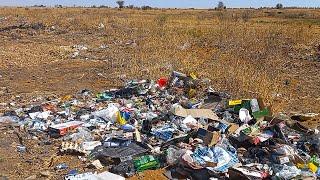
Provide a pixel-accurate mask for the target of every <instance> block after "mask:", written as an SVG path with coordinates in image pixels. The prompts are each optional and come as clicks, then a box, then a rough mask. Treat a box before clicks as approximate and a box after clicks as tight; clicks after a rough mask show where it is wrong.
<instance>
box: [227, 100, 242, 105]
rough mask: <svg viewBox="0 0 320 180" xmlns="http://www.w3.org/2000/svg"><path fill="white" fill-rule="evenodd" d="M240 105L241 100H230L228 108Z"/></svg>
mask: <svg viewBox="0 0 320 180" xmlns="http://www.w3.org/2000/svg"><path fill="white" fill-rule="evenodd" d="M241 103H242V100H241V99H238V100H230V101H229V106H235V105H238V104H241Z"/></svg>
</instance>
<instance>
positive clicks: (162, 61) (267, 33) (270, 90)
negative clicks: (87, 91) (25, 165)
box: [0, 8, 320, 112]
mask: <svg viewBox="0 0 320 180" xmlns="http://www.w3.org/2000/svg"><path fill="white" fill-rule="evenodd" d="M1 16H3V17H6V18H7V19H6V20H2V21H3V22H4V23H2V24H0V28H1V27H5V26H8V25H12V24H18V23H21V22H28V23H34V22H41V23H43V24H44V25H46V27H47V28H46V29H45V30H34V31H32V32H30V31H27V30H21V31H6V32H0V35H1V37H2V39H3V40H4V41H3V42H4V43H2V45H0V48H3V51H2V52H1V54H0V59H1V61H2V62H4V63H2V64H1V65H2V67H3V68H4V71H12V70H13V69H14V70H15V69H17V68H18V67H19V68H22V69H23V68H26V67H28V69H34V71H41V68H43V65H44V64H45V65H46V69H47V70H48V71H49V72H48V73H44V74H42V77H41V78H42V80H39V81H40V82H42V81H52V83H51V84H50V85H43V86H40V87H34V86H35V85H34V86H32V85H30V84H26V85H25V86H24V87H31V88H30V89H34V88H36V89H37V90H38V91H45V90H47V89H48V87H47V86H56V85H58V84H59V83H61V82H60V80H55V79H59V78H60V79H61V78H62V77H60V76H58V75H57V76H55V75H56V74H52V75H50V71H51V69H50V68H53V67H55V68H60V70H61V72H66V73H68V72H69V71H70V74H68V77H70V78H65V77H63V80H64V82H65V83H64V84H63V85H62V86H63V87H64V88H65V89H64V90H66V91H63V90H56V91H57V93H60V94H63V93H65V92H69V91H68V89H69V87H68V86H70V85H69V84H68V83H71V82H72V83H76V84H77V83H78V84H81V83H82V84H85V85H84V87H88V86H89V88H90V84H91V85H92V87H93V88H94V89H96V90H99V89H102V88H105V87H106V86H108V85H107V83H109V85H115V84H119V82H118V80H117V79H118V78H119V76H122V75H126V76H127V77H128V78H129V77H130V78H158V77H160V76H167V75H168V74H169V72H170V71H172V70H179V71H184V72H196V73H197V74H198V75H199V76H200V77H208V78H210V79H211V80H212V86H213V87H214V88H216V89H217V90H221V91H227V92H230V93H231V94H232V95H233V96H234V97H245V98H246V97H257V96H261V97H263V98H264V99H265V101H266V103H267V104H270V105H272V108H273V111H274V112H281V111H304V112H307V111H312V112H320V105H319V100H320V97H319V95H320V90H319V87H320V77H319V67H320V65H319V63H320V62H319V61H317V59H318V60H319V57H318V56H319V54H318V53H319V52H317V46H319V42H320V41H319V40H320V20H319V19H320V11H319V10H299V9H298V10H281V11H279V10H227V11H207V10H148V11H141V10H121V11H119V10H115V9H74V8H69V9H33V8H32V9H25V8H18V9H0V17H1ZM0 21H1V20H0ZM100 23H103V24H104V25H105V28H103V29H98V25H99V24H100ZM51 26H54V27H55V30H52V31H50V30H48V29H50V27H51ZM132 41H134V42H135V43H136V45H125V43H127V42H132ZM75 44H85V45H87V46H89V47H90V48H89V50H88V51H87V52H86V57H88V58H89V60H83V59H80V58H78V59H75V60H73V59H71V58H70V56H69V53H70V52H66V51H65V50H62V49H61V47H60V46H72V45H75ZM101 44H108V45H109V48H108V49H106V50H94V49H97V48H98V47H99V46H100V45H101ZM92 49H93V50H92ZM90 59H93V60H91V61H90ZM94 59H95V60H94ZM40 67H41V68H40ZM79 68H83V70H79ZM8 69H9V70H8ZM89 69H90V70H89ZM42 70H43V69H42ZM57 72H58V70H57ZM61 72H60V73H61ZM83 72H85V73H86V74H85V78H81V76H82V74H83ZM94 73H102V74H104V76H106V77H107V79H108V78H109V79H108V80H107V82H106V80H101V79H100V78H101V77H97V76H95V75H92V74H94ZM46 74H49V75H48V76H46ZM88 74H89V75H88ZM87 76H89V77H87ZM79 78H80V79H81V80H79V81H76V82H74V79H79ZM23 79H24V78H20V80H21V81H23ZM13 81H14V80H12V79H11V80H10V81H6V82H9V83H13ZM36 82H38V81H36ZM117 82H118V83H117ZM31 84H32V83H31ZM9 86H10V84H9ZM17 86H18V85H17ZM76 87H83V86H76ZM20 88H22V87H20ZM49 89H50V88H49ZM31 91H32V90H31ZM72 91H75V89H72Z"/></svg>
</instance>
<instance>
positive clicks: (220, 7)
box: [217, 1, 226, 9]
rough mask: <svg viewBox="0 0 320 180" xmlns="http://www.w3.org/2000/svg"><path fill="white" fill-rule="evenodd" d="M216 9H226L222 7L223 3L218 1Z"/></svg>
mask: <svg viewBox="0 0 320 180" xmlns="http://www.w3.org/2000/svg"><path fill="white" fill-rule="evenodd" d="M217 9H226V6H225V5H224V3H223V2H222V1H219V2H218V6H217Z"/></svg>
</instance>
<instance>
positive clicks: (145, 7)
mask: <svg viewBox="0 0 320 180" xmlns="http://www.w3.org/2000/svg"><path fill="white" fill-rule="evenodd" d="M141 9H142V10H150V9H152V7H150V6H141Z"/></svg>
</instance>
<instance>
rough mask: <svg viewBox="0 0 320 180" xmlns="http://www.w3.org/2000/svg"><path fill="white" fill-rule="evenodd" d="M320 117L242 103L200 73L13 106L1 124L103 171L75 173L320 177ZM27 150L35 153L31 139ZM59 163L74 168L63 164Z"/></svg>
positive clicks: (69, 176) (252, 102)
mask: <svg viewBox="0 0 320 180" xmlns="http://www.w3.org/2000/svg"><path fill="white" fill-rule="evenodd" d="M315 116H317V114H312V113H309V114H296V115H294V116H286V115H284V114H282V115H281V116H277V117H275V116H272V112H271V110H270V108H269V107H266V106H265V105H264V103H263V100H262V99H261V98H252V99H239V100H233V99H231V97H230V95H228V94H227V93H223V92H218V91H215V90H214V89H212V88H211V87H210V86H209V85H208V80H202V79H199V78H198V77H197V76H196V75H195V74H188V75H187V74H184V73H180V72H176V71H174V72H172V74H171V75H170V77H169V78H166V77H162V78H160V79H158V80H157V81H153V80H130V81H127V82H126V83H125V85H124V86H123V87H122V88H119V89H110V90H107V91H104V92H101V93H98V94H93V93H92V92H91V91H90V90H86V89H84V90H82V91H81V92H79V93H78V94H76V95H74V96H70V95H69V96H65V97H62V98H59V99H54V100H50V101H47V102H43V103H42V104H40V105H30V106H23V107H21V108H17V109H14V110H12V111H7V112H6V113H4V114H3V116H1V117H0V124H5V123H9V124H15V125H16V126H18V127H20V130H25V131H27V132H28V133H29V134H31V135H32V136H35V137H38V136H43V135H46V136H47V137H48V140H47V142H48V143H50V139H55V140H58V141H59V142H61V146H60V147H59V154H69V155H75V156H78V157H79V160H81V161H86V162H88V163H90V164H91V165H92V167H93V168H94V169H96V170H101V169H104V168H106V169H108V171H104V172H102V173H97V172H85V173H78V172H77V171H75V172H74V171H71V172H70V173H68V174H66V175H65V179H68V180H75V179H77V180H78V179H111V178H115V179H124V177H130V176H134V175H135V174H136V173H137V172H143V171H145V170H154V169H160V168H162V169H165V173H164V175H165V176H166V177H168V178H169V179H175V178H178V179H181V178H182V179H183V178H184V179H185V178H189V179H215V178H217V179H267V178H272V179H292V178H297V179H299V178H303V179H304V178H313V179H316V178H317V177H320V168H319V167H320V158H319V155H320V149H319V147H320V146H319V145H320V134H319V131H318V130H317V129H316V128H314V129H308V128H306V127H305V126H303V125H302V124H301V123H300V122H301V121H306V120H309V119H312V118H314V117H315ZM17 149H18V151H19V152H25V151H27V149H26V147H25V146H24V145H23V144H21V145H19V146H18V147H17ZM56 168H57V169H64V168H68V166H67V164H59V165H57V167H56Z"/></svg>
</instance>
